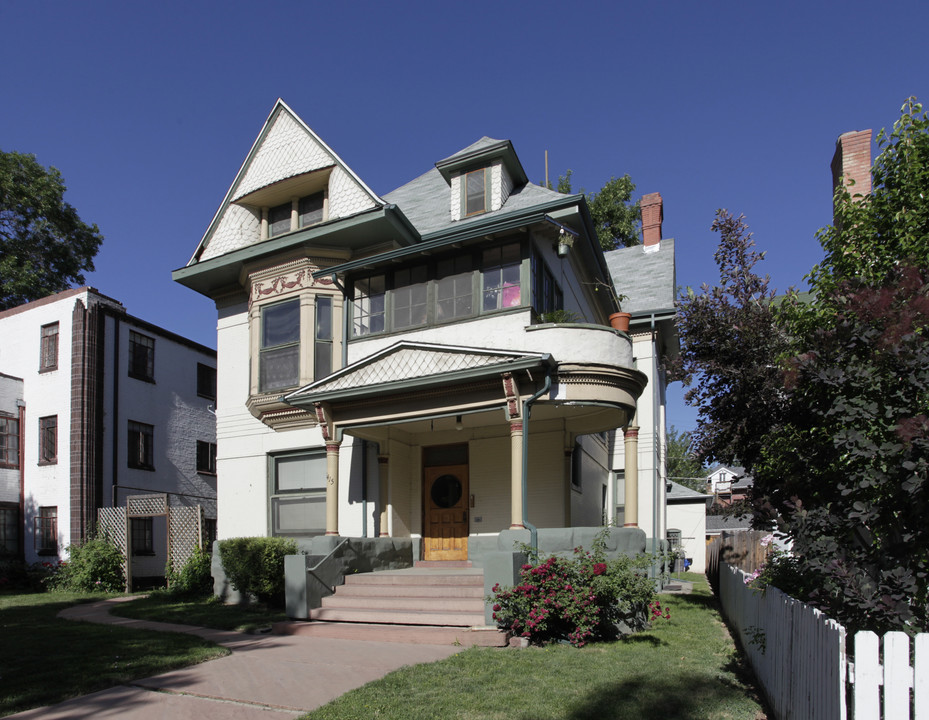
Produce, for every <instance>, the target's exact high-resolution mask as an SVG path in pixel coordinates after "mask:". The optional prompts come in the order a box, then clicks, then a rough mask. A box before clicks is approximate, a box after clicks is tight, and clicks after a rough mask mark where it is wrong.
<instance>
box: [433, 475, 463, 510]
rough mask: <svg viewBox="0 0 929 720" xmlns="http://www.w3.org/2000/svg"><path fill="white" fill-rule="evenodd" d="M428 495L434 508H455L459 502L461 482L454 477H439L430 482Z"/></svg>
mask: <svg viewBox="0 0 929 720" xmlns="http://www.w3.org/2000/svg"><path fill="white" fill-rule="evenodd" d="M429 495H430V496H431V497H432V502H433V504H434V505H435V506H436V507H440V508H450V507H455V505H457V504H458V501H459V500H461V481H460V480H459V479H458V478H456V477H455V476H454V475H441V476H439V477H437V478H436V479H435V480H434V481H433V482H432V489H431V490H430V491H429Z"/></svg>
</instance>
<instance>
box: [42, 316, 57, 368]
mask: <svg viewBox="0 0 929 720" xmlns="http://www.w3.org/2000/svg"><path fill="white" fill-rule="evenodd" d="M57 369H58V323H50V324H48V325H43V326H42V337H41V342H40V348H39V372H49V371H50V370H57Z"/></svg>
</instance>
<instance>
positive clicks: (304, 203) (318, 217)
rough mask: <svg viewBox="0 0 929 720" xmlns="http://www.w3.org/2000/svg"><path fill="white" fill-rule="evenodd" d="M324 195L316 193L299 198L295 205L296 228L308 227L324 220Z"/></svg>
mask: <svg viewBox="0 0 929 720" xmlns="http://www.w3.org/2000/svg"><path fill="white" fill-rule="evenodd" d="M325 203H326V193H324V192H318V193H314V194H313V195H307V196H306V197H303V198H300V201H299V202H298V203H297V227H302V228H304V227H309V226H310V225H316V224H318V223H321V222H322V221H323V220H324V212H325Z"/></svg>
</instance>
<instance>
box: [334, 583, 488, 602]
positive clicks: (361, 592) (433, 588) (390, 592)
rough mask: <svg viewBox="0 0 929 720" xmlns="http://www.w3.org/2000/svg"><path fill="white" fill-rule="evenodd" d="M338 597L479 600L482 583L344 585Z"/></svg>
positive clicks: (337, 591) (482, 589)
mask: <svg viewBox="0 0 929 720" xmlns="http://www.w3.org/2000/svg"><path fill="white" fill-rule="evenodd" d="M336 594H337V595H338V596H340V597H391V596H393V597H402V596H404V595H412V596H415V597H423V598H427V597H433V598H481V599H483V597H484V583H483V581H482V582H481V583H480V584H474V585H423V584H419V585H401V584H385V583H368V584H362V583H346V584H345V585H339V586H338V587H337V588H336Z"/></svg>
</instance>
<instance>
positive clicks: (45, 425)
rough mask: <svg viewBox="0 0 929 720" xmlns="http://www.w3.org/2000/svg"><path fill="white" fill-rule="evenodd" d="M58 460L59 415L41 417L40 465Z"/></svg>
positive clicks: (52, 463) (51, 463)
mask: <svg viewBox="0 0 929 720" xmlns="http://www.w3.org/2000/svg"><path fill="white" fill-rule="evenodd" d="M57 462H58V416H57V415H49V416H48V417H43V418H39V465H54V464H55V463H57Z"/></svg>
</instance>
